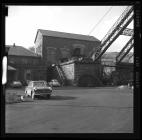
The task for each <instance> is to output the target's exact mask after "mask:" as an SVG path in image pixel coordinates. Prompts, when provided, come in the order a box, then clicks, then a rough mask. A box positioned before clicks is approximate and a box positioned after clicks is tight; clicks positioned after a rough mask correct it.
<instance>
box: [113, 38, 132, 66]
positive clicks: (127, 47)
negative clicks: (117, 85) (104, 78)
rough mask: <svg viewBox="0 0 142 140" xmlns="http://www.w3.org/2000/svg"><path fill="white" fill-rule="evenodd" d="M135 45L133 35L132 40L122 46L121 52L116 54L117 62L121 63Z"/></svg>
mask: <svg viewBox="0 0 142 140" xmlns="http://www.w3.org/2000/svg"><path fill="white" fill-rule="evenodd" d="M133 46H134V38H133V36H132V37H131V38H130V40H129V41H128V42H127V43H126V45H125V46H124V47H123V48H122V50H121V51H120V52H119V54H118V55H117V56H116V63H117V64H118V63H120V62H121V61H122V60H123V59H124V58H125V56H126V55H127V54H128V53H129V52H130V50H131V49H132V48H133Z"/></svg>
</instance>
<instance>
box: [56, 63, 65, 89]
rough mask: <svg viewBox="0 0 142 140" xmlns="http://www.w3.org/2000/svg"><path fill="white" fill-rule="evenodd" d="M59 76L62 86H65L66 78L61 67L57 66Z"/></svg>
mask: <svg viewBox="0 0 142 140" xmlns="http://www.w3.org/2000/svg"><path fill="white" fill-rule="evenodd" d="M55 68H56V71H57V73H58V76H59V78H60V81H61V84H62V86H63V85H65V81H66V77H65V74H64V72H63V70H62V68H61V66H60V65H56V66H55Z"/></svg>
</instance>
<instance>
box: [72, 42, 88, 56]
mask: <svg viewBox="0 0 142 140" xmlns="http://www.w3.org/2000/svg"><path fill="white" fill-rule="evenodd" d="M84 48H85V45H84V44H73V52H72V56H83V55H84Z"/></svg>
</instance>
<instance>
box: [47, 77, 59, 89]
mask: <svg viewBox="0 0 142 140" xmlns="http://www.w3.org/2000/svg"><path fill="white" fill-rule="evenodd" d="M49 85H51V86H53V87H60V86H61V84H60V83H59V82H58V80H57V79H52V80H51V81H50V82H49Z"/></svg>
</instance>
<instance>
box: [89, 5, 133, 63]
mask: <svg viewBox="0 0 142 140" xmlns="http://www.w3.org/2000/svg"><path fill="white" fill-rule="evenodd" d="M133 16H134V13H133V7H132V6H128V7H127V8H126V10H125V11H124V12H123V13H122V15H121V16H120V17H119V18H118V20H117V21H116V23H115V24H114V25H113V26H112V28H111V29H110V30H109V31H108V33H107V34H106V35H105V37H104V38H103V39H102V41H101V45H100V46H98V48H97V50H96V49H94V50H93V51H92V53H91V57H92V59H93V60H94V61H96V60H98V59H99V58H100V57H101V56H102V55H103V54H104V53H105V52H106V50H107V49H108V48H109V47H110V45H111V44H112V43H113V42H114V41H115V40H116V39H117V37H118V36H119V35H121V34H124V32H123V31H124V30H125V28H126V27H127V26H128V25H129V23H130V22H131V21H132V19H133ZM125 33H126V32H125Z"/></svg>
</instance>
